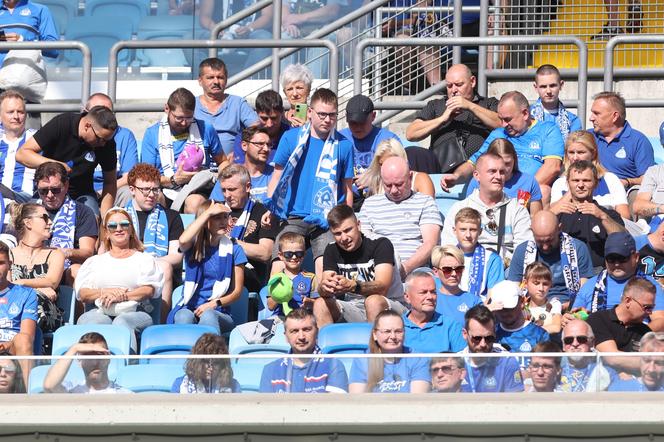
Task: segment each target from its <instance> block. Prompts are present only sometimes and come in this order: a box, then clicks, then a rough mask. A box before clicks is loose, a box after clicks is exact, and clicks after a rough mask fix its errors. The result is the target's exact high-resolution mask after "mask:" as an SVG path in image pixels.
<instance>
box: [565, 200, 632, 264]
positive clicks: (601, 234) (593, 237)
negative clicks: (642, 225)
mask: <svg viewBox="0 0 664 442" xmlns="http://www.w3.org/2000/svg"><path fill="white" fill-rule="evenodd" d="M593 203H595V205H596V206H597V207H599V208H600V210H602V211H603V212H605V213H606V214H607V215H609V217H611V219H612V220H613V221H615V222H617V223H618V224H620V225H621V226H624V225H625V223H624V222H623V220H622V218H621V217H620V215H619V214H618V212H616V211H615V210H612V209H606V208H604V207H602V206H600V205H599V204H597V202H596V201H593ZM558 220H559V221H560V223H561V224H562V231H563V232H566V233H568V234H569V235H571V236H573V237H574V238H576V239H578V240H580V241H583V242H585V243H586V244H587V245H588V250H589V251H590V257H591V259H592V261H593V266H594V267H603V266H604V243H605V242H606V237H607V236H608V234H607V233H606V229H605V228H604V226H603V225H602V221H600V219H599V218H597V217H595V216H593V215H585V214H583V213H581V212H574V213H571V214H570V213H561V214H559V215H558Z"/></svg>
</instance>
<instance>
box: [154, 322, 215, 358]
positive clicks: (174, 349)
mask: <svg viewBox="0 0 664 442" xmlns="http://www.w3.org/2000/svg"><path fill="white" fill-rule="evenodd" d="M205 333H215V334H216V331H215V329H214V328H212V327H209V326H206V325H195V324H167V325H153V326H150V327H148V328H146V329H145V330H143V334H142V335H141V355H184V354H189V353H191V349H192V347H193V346H194V344H195V343H196V341H197V340H198V338H200V337H201V336H202V335H203V334H205ZM141 363H143V364H180V365H181V364H182V359H141Z"/></svg>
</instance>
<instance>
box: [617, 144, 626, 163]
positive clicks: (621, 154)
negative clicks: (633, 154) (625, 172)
mask: <svg viewBox="0 0 664 442" xmlns="http://www.w3.org/2000/svg"><path fill="white" fill-rule="evenodd" d="M616 158H620V159H623V160H624V159H625V158H627V152H626V151H625V146H620V149H618V152H616Z"/></svg>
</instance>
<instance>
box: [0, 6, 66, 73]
mask: <svg viewBox="0 0 664 442" xmlns="http://www.w3.org/2000/svg"><path fill="white" fill-rule="evenodd" d="M0 26H2V30H3V31H5V32H6V33H7V34H9V33H16V34H19V35H20V36H21V37H23V38H22V40H23V41H58V40H59V39H60V33H59V32H58V30H57V28H56V26H55V21H54V20H53V15H52V14H51V11H50V10H49V9H48V7H47V6H44V5H42V4H39V3H34V2H31V1H19V2H18V4H17V5H16V7H15V8H14V10H13V11H12V12H9V9H8V8H7V7H6V6H5V5H4V2H3V3H2V4H0ZM42 54H43V55H44V56H46V57H51V58H55V57H57V56H58V51H57V50H53V49H51V50H42ZM6 56H7V52H6V51H2V52H0V64H2V62H3V61H4V60H5V57H6Z"/></svg>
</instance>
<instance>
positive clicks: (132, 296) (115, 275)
mask: <svg viewBox="0 0 664 442" xmlns="http://www.w3.org/2000/svg"><path fill="white" fill-rule="evenodd" d="M99 239H100V243H101V244H103V245H104V250H106V253H103V254H101V255H96V256H92V257H90V258H88V259H87V260H86V261H85V262H84V263H83V265H82V266H81V270H80V271H79V273H78V277H77V278H76V284H75V285H74V290H75V291H76V299H78V300H79V301H81V302H83V303H84V304H85V305H87V306H89V307H92V306H96V308H93V309H89V310H88V311H87V312H85V313H83V315H81V317H80V318H78V321H77V324H113V325H118V326H121V327H126V328H128V329H129V331H131V335H132V345H133V349H134V351H138V347H137V345H136V342H137V341H138V338H139V336H140V334H141V333H142V332H143V330H145V328H147V327H148V326H150V325H152V323H153V322H152V317H151V316H150V314H151V313H152V311H153V310H154V309H155V308H157V306H158V305H160V304H156V303H153V302H152V300H153V299H158V298H159V297H160V296H161V286H162V285H163V284H164V274H163V273H162V271H161V268H160V267H159V265H158V264H157V263H156V261H155V258H154V257H153V256H152V255H150V254H148V253H143V244H141V241H140V240H139V239H138V237H137V235H136V231H135V230H134V226H133V224H132V222H131V215H129V213H127V211H125V210H124V209H121V208H119V207H114V208H112V209H111V210H109V211H108V212H106V213H105V214H104V218H103V221H102V229H101V236H100V238H99Z"/></svg>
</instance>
